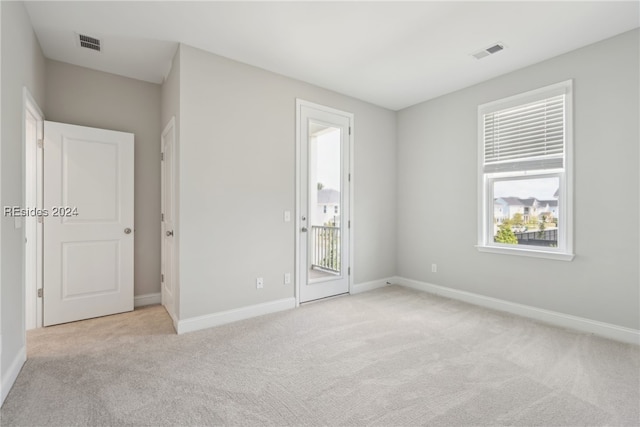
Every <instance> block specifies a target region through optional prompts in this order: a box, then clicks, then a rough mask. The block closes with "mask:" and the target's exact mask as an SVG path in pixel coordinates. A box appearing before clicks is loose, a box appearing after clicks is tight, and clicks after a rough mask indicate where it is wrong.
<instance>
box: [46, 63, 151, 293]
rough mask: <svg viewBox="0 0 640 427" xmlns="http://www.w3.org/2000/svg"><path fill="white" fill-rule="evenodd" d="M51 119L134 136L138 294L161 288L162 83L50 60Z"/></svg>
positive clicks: (48, 99) (48, 111)
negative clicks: (128, 133)
mask: <svg viewBox="0 0 640 427" xmlns="http://www.w3.org/2000/svg"><path fill="white" fill-rule="evenodd" d="M45 82H46V85H45V86H46V97H45V99H46V101H45V105H44V114H45V116H46V118H47V120H51V121H55V122H63V123H70V124H75V125H81V126H90V127H97V128H103V129H112V130H118V131H123V132H131V133H134V134H135V165H134V167H135V206H134V209H135V219H134V222H135V224H134V227H135V253H134V263H135V272H134V276H135V287H134V292H135V294H136V295H145V294H150V293H155V292H160V132H161V123H160V95H161V87H160V85H157V84H153V83H147V82H143V81H140V80H134V79H130V78H127V77H122V76H117V75H115V74H109V73H103V72H100V71H94V70H90V69H88V68H83V67H78V66H76V65H71V64H66V63H63V62H58V61H52V60H46V81H45Z"/></svg>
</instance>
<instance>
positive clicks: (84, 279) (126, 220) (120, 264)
mask: <svg viewBox="0 0 640 427" xmlns="http://www.w3.org/2000/svg"><path fill="white" fill-rule="evenodd" d="M44 137H45V141H44V209H46V210H47V216H46V217H45V219H44V287H43V288H44V325H45V326H49V325H55V324H58V323H65V322H71V321H75V320H81V319H88V318H91V317H98V316H105V315H108V314H114V313H120V312H125V311H131V310H133V243H134V238H133V197H134V196H133V185H134V175H133V161H134V136H133V134H130V133H124V132H116V131H110V130H104V129H94V128H87V127H82V126H73V125H68V124H64V123H54V122H48V121H45V125H44Z"/></svg>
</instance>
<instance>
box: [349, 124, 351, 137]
mask: <svg viewBox="0 0 640 427" xmlns="http://www.w3.org/2000/svg"><path fill="white" fill-rule="evenodd" d="M349 135H351V126H349Z"/></svg>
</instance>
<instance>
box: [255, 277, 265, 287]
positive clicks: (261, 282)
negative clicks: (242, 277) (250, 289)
mask: <svg viewBox="0 0 640 427" xmlns="http://www.w3.org/2000/svg"><path fill="white" fill-rule="evenodd" d="M256 288H257V289H262V288H264V279H263V278H262V277H258V278H257V279H256Z"/></svg>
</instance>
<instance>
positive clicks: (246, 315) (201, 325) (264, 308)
mask: <svg viewBox="0 0 640 427" xmlns="http://www.w3.org/2000/svg"><path fill="white" fill-rule="evenodd" d="M295 307H296V299H295V298H294V297H290V298H284V299H279V300H275V301H270V302H265V303H262V304H256V305H250V306H248V307H241V308H236V309H233V310H227V311H221V312H218V313H211V314H205V315H204V316H198V317H192V318H190V319H184V320H178V324H177V325H175V326H176V331H177V332H178V334H184V333H185V332H193V331H198V330H200V329H207V328H211V327H214V326H220V325H224V324H226V323H231V322H237V321H238V320H244V319H250V318H252V317H257V316H262V315H265V314H271V313H277V312H279V311H284V310H289V309H292V308H295Z"/></svg>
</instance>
